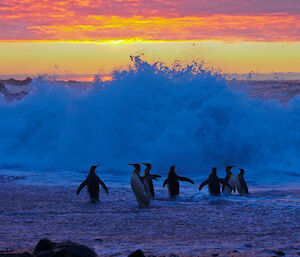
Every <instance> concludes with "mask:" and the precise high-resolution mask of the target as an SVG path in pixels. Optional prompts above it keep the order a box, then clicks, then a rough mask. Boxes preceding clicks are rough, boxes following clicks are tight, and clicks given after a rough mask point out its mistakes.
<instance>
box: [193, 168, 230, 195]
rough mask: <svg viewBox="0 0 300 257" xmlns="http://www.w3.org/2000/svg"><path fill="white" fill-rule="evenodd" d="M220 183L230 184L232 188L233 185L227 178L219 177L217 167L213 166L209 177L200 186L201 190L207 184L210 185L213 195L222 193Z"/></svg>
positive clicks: (210, 191)
mask: <svg viewBox="0 0 300 257" xmlns="http://www.w3.org/2000/svg"><path fill="white" fill-rule="evenodd" d="M220 183H221V184H224V185H225V186H228V187H229V188H230V189H231V190H232V187H231V186H230V185H229V184H228V182H226V181H225V179H220V178H218V176H217V168H216V167H213V168H212V171H211V173H210V175H209V177H208V179H207V180H205V181H203V182H202V183H201V185H200V186H199V191H201V189H202V188H203V187H204V186H205V185H208V189H209V193H210V194H211V195H213V196H218V195H220Z"/></svg>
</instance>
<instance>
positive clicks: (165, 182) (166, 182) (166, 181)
mask: <svg viewBox="0 0 300 257" xmlns="http://www.w3.org/2000/svg"><path fill="white" fill-rule="evenodd" d="M168 182H169V181H168V179H166V180H165V181H164V184H163V187H165V185H166V184H168Z"/></svg>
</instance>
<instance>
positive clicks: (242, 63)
mask: <svg viewBox="0 0 300 257" xmlns="http://www.w3.org/2000/svg"><path fill="white" fill-rule="evenodd" d="M132 42H135V43H132ZM141 54H144V59H145V60H149V61H150V62H155V61H162V62H164V63H166V64H167V65H171V64H172V63H173V62H174V61H175V60H180V61H182V63H184V64H185V63H190V62H192V61H198V62H201V61H204V62H205V65H206V66H207V67H209V68H213V69H215V70H219V71H221V72H223V73H248V72H251V71H254V72H257V73H272V72H300V42H294V43H285V42H269V43H267V42H264V43H262V42H221V41H195V42H155V43H154V42H142V41H139V40H133V41H128V42H126V41H118V40H116V41H110V42H105V43H94V42H93V43H92V42H90V43H87V42H85V43H82V42H78V43H75V42H2V43H0V56H1V64H0V74H32V75H35V74H45V73H48V74H49V73H57V74H97V73H99V72H100V73H103V74H109V73H111V72H112V71H113V70H114V69H126V68H127V67H128V64H129V63H130V58H129V56H130V55H141Z"/></svg>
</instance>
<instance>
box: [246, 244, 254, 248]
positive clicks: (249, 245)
mask: <svg viewBox="0 0 300 257" xmlns="http://www.w3.org/2000/svg"><path fill="white" fill-rule="evenodd" d="M244 246H245V247H248V248H251V247H252V245H251V244H244Z"/></svg>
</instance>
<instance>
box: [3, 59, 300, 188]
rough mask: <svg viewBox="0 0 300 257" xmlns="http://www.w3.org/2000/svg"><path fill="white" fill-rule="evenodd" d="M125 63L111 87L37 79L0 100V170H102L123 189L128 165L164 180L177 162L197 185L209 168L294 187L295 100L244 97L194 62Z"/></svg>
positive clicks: (49, 176)
mask: <svg viewBox="0 0 300 257" xmlns="http://www.w3.org/2000/svg"><path fill="white" fill-rule="evenodd" d="M132 60H133V64H132V66H131V68H130V69H129V70H127V71H115V72H114V74H113V77H114V79H113V80H112V81H107V82H101V81H99V80H97V79H96V80H95V83H92V84H91V83H86V84H84V83H80V84H76V86H70V85H67V84H65V85H63V83H61V82H56V81H54V80H48V79H47V78H46V77H38V78H36V79H34V80H33V82H32V83H31V84H30V85H29V86H28V88H27V89H26V90H27V91H28V95H27V96H26V97H24V98H22V99H21V100H18V101H13V102H10V103H7V102H6V101H5V99H4V97H2V95H1V96H0V117H1V119H0V142H1V144H0V170H1V172H0V174H2V176H9V175H11V176H15V175H13V174H17V175H16V176H21V177H22V176H23V178H26V181H31V182H33V183H35V182H39V181H44V180H47V181H48V182H47V183H51V181H52V182H54V183H56V182H57V180H58V181H60V182H61V183H71V182H72V183H73V182H77V181H78V180H81V179H82V178H83V177H84V175H85V174H86V173H87V171H88V169H89V166H90V165H92V164H101V167H100V168H99V171H100V170H101V174H103V176H105V177H107V178H108V179H109V180H111V181H119V182H124V183H126V184H127V183H128V177H129V176H130V174H131V168H130V167H129V166H128V165H127V164H128V163H135V162H137V163H140V162H151V163H152V165H153V170H154V171H156V172H157V173H159V174H162V175H164V176H166V175H167V172H168V170H169V166H170V165H176V166H177V170H178V172H179V173H180V174H182V175H187V176H190V177H193V178H199V180H201V179H204V178H205V177H206V176H207V174H208V173H209V172H210V170H211V167H212V166H216V167H218V172H219V176H221V177H222V176H225V174H224V169H225V166H226V165H236V166H237V167H243V168H244V169H245V170H246V174H245V177H246V178H247V180H248V181H249V183H250V184H252V185H253V186H257V185H268V186H278V185H280V184H282V183H284V184H290V185H296V186H297V185H299V183H300V172H299V167H300V161H299V160H300V158H299V157H300V97H299V96H298V95H297V94H296V95H294V96H293V97H290V98H288V100H287V101H284V103H282V101H280V100H278V90H279V89H278V87H277V86H276V88H275V86H274V92H276V93H275V94H274V97H272V93H271V96H270V95H269V96H268V98H267V99H260V96H261V95H262V92H264V93H265V91H264V88H265V87H266V85H262V86H261V91H260V90H259V87H257V86H256V87H255V88H256V90H254V91H253V90H252V91H251V92H252V93H251V94H249V93H247V90H241V88H243V86H244V87H245V88H248V89H249V88H250V87H251V85H250V84H245V83H243V84H239V82H238V81H237V82H232V81H231V82H230V83H228V81H226V80H225V79H224V78H222V76H220V75H218V74H216V73H212V72H210V71H208V70H205V69H203V68H202V66H201V65H199V64H197V63H194V64H192V65H190V66H188V67H181V66H180V65H174V66H173V67H172V68H168V67H165V66H164V65H163V64H161V63H155V64H152V65H151V64H149V63H147V62H144V61H143V60H141V59H140V58H139V57H132ZM233 84H234V85H233ZM249 85H250V86H249ZM291 87H293V85H292V86H291ZM257 88H258V89H257ZM250 89H251V88H250ZM275 89H276V90H275ZM268 90H269V91H268V92H272V85H270V84H268ZM289 90H290V89H289V87H288V86H286V85H285V86H284V87H283V89H282V94H281V95H285V94H288V93H289ZM291 90H293V88H291ZM248 92H249V90H248ZM234 172H235V173H236V172H238V169H237V168H236V170H234Z"/></svg>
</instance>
